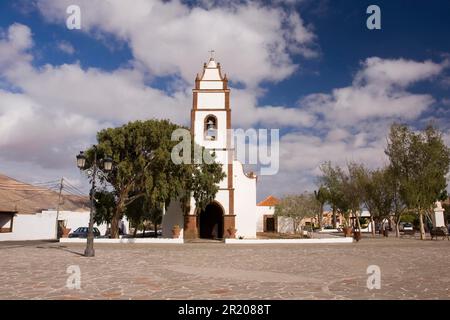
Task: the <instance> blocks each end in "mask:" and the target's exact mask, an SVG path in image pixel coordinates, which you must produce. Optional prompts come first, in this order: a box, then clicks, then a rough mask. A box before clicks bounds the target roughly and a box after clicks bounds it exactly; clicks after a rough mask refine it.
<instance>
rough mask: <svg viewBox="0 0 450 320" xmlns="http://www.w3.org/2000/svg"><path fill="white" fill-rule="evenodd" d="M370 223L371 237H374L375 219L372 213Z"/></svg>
mask: <svg viewBox="0 0 450 320" xmlns="http://www.w3.org/2000/svg"><path fill="white" fill-rule="evenodd" d="M370 225H371V226H372V237H375V220H374V219H373V216H372V215H371V216H370Z"/></svg>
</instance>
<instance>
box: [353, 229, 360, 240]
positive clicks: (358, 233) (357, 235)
mask: <svg viewBox="0 0 450 320" xmlns="http://www.w3.org/2000/svg"><path fill="white" fill-rule="evenodd" d="M353 237H354V238H355V240H356V241H359V240H361V232H359V231H356V232H354V233H353Z"/></svg>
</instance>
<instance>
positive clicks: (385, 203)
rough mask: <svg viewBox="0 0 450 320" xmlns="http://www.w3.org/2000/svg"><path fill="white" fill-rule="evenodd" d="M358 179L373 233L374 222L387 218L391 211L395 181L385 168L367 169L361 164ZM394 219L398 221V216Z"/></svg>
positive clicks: (373, 232)
mask: <svg viewBox="0 0 450 320" xmlns="http://www.w3.org/2000/svg"><path fill="white" fill-rule="evenodd" d="M358 181H359V182H358V184H359V186H360V190H361V191H362V199H363V203H364V205H365V207H366V208H367V209H368V210H369V212H370V219H371V223H372V234H373V235H374V234H375V226H374V224H375V222H381V221H383V220H384V219H385V218H389V216H390V215H391V213H392V212H393V207H394V200H395V181H394V180H393V177H392V175H391V174H390V172H389V170H388V169H387V168H382V169H376V170H369V169H367V168H365V167H364V166H362V165H361V166H360V167H359V174H358ZM400 213H401V212H400ZM396 217H397V216H396ZM395 221H396V222H397V221H398V222H400V216H398V219H397V218H396V219H395Z"/></svg>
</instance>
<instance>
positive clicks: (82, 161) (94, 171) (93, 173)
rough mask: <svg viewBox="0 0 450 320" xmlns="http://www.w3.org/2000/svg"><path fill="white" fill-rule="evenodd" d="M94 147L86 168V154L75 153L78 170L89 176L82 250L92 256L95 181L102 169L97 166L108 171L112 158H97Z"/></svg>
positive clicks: (93, 253) (93, 252)
mask: <svg viewBox="0 0 450 320" xmlns="http://www.w3.org/2000/svg"><path fill="white" fill-rule="evenodd" d="M92 148H93V149H94V159H93V162H92V166H91V167H90V168H86V156H85V155H84V152H83V151H80V153H79V154H78V155H77V166H78V168H79V169H80V170H86V172H87V174H88V176H90V177H91V179H92V180H91V191H90V193H89V195H90V202H91V203H90V214H89V230H88V236H87V242H86V249H85V251H84V256H85V257H93V256H94V255H95V251H94V211H95V206H94V201H95V198H94V197H95V182H96V178H97V175H98V174H99V173H100V174H102V170H101V169H100V168H99V167H100V166H101V164H103V170H104V171H106V172H109V171H111V170H112V159H111V158H110V157H106V158H104V159H100V161H98V159H97V146H96V145H94V146H93V147H92Z"/></svg>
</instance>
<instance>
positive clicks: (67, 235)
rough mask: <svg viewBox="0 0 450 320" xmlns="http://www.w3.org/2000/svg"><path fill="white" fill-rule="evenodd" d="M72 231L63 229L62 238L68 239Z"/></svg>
mask: <svg viewBox="0 0 450 320" xmlns="http://www.w3.org/2000/svg"><path fill="white" fill-rule="evenodd" d="M70 230H72V229H70V228H63V229H62V235H61V238H68V237H69V233H70Z"/></svg>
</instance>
